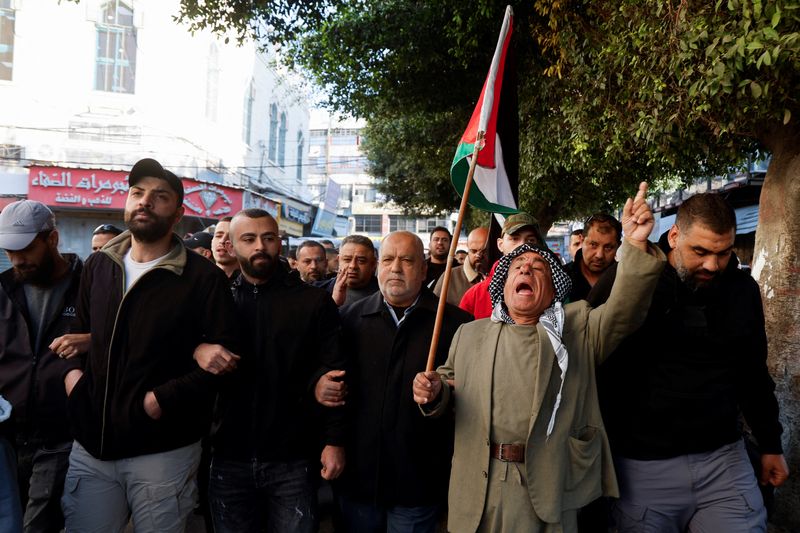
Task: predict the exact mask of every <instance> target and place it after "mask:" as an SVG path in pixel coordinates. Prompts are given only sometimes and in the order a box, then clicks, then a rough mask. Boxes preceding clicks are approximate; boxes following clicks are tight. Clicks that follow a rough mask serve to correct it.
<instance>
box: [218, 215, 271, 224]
mask: <svg viewBox="0 0 800 533" xmlns="http://www.w3.org/2000/svg"><path fill="white" fill-rule="evenodd" d="M251 218H252V217H251ZM258 218H261V217H258ZM231 220H233V217H222V218H221V219H219V220H217V224H219V223H220V222H230V221H231Z"/></svg>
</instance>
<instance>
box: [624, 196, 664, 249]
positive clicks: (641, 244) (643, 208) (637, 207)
mask: <svg viewBox="0 0 800 533" xmlns="http://www.w3.org/2000/svg"><path fill="white" fill-rule="evenodd" d="M621 222H622V231H623V233H624V234H625V240H627V241H628V243H629V244H631V245H633V246H636V247H637V248H640V249H642V250H647V238H648V237H649V236H650V233H651V232H652V231H653V227H654V226H655V224H656V221H655V219H654V218H653V212H652V211H651V210H650V206H649V205H647V182H644V181H643V182H641V183H640V184H639V191H638V192H637V193H636V197H635V198H633V199H630V198H628V201H627V202H625V207H623V208H622V220H621Z"/></svg>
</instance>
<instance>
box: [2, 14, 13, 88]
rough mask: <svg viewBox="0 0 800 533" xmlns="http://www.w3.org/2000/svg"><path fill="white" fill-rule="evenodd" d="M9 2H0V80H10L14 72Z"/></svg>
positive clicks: (11, 20) (11, 15)
mask: <svg viewBox="0 0 800 533" xmlns="http://www.w3.org/2000/svg"><path fill="white" fill-rule="evenodd" d="M11 7H12V6H11V0H0V80H10V79H11V74H12V72H13V70H14V20H15V18H16V17H15V12H14V10H13V9H12V8H11Z"/></svg>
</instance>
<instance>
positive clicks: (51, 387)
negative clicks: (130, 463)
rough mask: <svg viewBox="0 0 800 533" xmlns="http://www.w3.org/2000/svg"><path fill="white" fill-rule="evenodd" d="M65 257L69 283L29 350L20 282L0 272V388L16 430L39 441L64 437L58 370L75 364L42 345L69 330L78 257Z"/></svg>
mask: <svg viewBox="0 0 800 533" xmlns="http://www.w3.org/2000/svg"><path fill="white" fill-rule="evenodd" d="M62 255H63V257H64V259H66V260H67V261H69V272H68V273H67V274H66V275H67V276H70V278H71V279H70V282H69V287H67V291H66V292H65V293H64V297H63V299H62V301H61V302H60V304H59V307H58V314H57V315H56V316H55V317H53V319H52V320H50V322H48V323H47V324H43V327H44V334H43V335H42V340H41V346H40V347H39V351H38V353H34V344H35V339H36V332H35V331H34V330H33V328H32V326H31V318H30V313H29V312H28V306H27V301H26V299H25V286H24V284H23V283H20V282H18V281H17V280H15V279H14V271H13V269H8V270H6V271H5V272H3V273H2V274H0V324H2V327H0V394H2V395H3V396H4V397H5V398H6V399H7V400H8V401H9V402H10V403H11V405H12V406H13V407H14V409H13V411H12V415H11V416H12V417H13V420H14V422H15V425H16V429H17V431H18V432H19V433H22V434H24V435H25V436H27V437H29V438H33V439H35V440H37V441H41V442H43V443H44V444H51V445H53V444H58V443H61V442H66V441H70V440H71V437H70V432H69V424H68V423H67V396H66V393H65V391H64V380H63V379H62V376H63V375H64V374H65V373H67V372H69V371H70V370H72V369H74V368H80V366H81V362H80V361H79V360H77V359H66V360H65V359H59V357H58V356H57V355H56V354H54V353H53V352H52V351H51V350H50V348H48V346H50V343H51V342H53V339H55V338H56V337H60V336H61V335H63V334H65V333H67V332H68V331H69V328H70V325H71V323H72V321H73V320H74V319H75V301H76V299H77V297H78V284H79V281H80V276H81V268H82V267H83V263H82V262H81V260H80V259H79V258H78V256H76V255H74V254H62Z"/></svg>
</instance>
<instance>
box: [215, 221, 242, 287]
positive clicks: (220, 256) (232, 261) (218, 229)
mask: <svg viewBox="0 0 800 533" xmlns="http://www.w3.org/2000/svg"><path fill="white" fill-rule="evenodd" d="M230 229H231V217H225V218H221V219H220V220H219V222H217V225H216V226H215V227H214V238H213V239H211V253H213V254H214V262H215V263H217V266H218V267H219V268H221V269H222V271H223V272H225V277H227V278H228V280H229V281H230V282H231V283H233V281H234V280H235V279H236V278H237V277H238V276H239V262H238V261H237V260H236V256H235V255H233V248H232V247H231V238H230Z"/></svg>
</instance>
